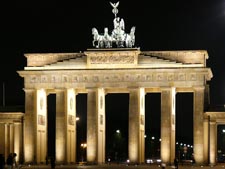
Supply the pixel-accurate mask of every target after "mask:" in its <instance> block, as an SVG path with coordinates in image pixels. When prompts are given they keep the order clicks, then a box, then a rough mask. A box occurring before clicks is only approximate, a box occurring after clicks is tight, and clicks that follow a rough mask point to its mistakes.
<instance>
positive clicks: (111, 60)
mask: <svg viewBox="0 0 225 169" xmlns="http://www.w3.org/2000/svg"><path fill="white" fill-rule="evenodd" d="M134 62H135V58H134V56H123V57H121V56H120V55H112V56H99V55H96V56H90V63H89V64H134Z"/></svg>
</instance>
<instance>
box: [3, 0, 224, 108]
mask: <svg viewBox="0 0 225 169" xmlns="http://www.w3.org/2000/svg"><path fill="white" fill-rule="evenodd" d="M109 2H110V1H105V0H98V1H91V0H90V1H69V2H68V1H60V2H56V1H54V2H51V1H48V3H46V2H42V1H18V2H13V3H10V2H8V3H2V4H1V10H0V20H1V26H0V30H1V31H0V35H1V36H0V37H1V38H0V39H1V45H0V51H1V62H0V67H1V68H0V69H1V70H0V77H1V78H0V84H1V85H0V86H2V84H3V83H5V92H6V104H8V105H19V104H24V93H23V91H22V88H23V79H22V78H20V77H19V75H18V74H17V73H16V71H17V70H22V69H23V68H24V66H25V65H26V60H25V57H24V53H45V52H79V51H85V50H86V49H87V48H91V47H92V46H91V41H92V34H91V29H92V28H93V27H96V28H97V29H98V30H99V31H100V32H101V30H102V32H103V29H104V27H108V28H109V29H110V28H111V29H112V27H113V23H112V20H113V18H114V15H113V13H112V7H111V5H110V4H109ZM111 2H117V1H114V0H112V1H111ZM118 9H119V13H118V16H120V17H122V18H124V20H125V29H126V31H127V32H128V31H129V30H130V28H131V26H136V33H135V35H136V46H137V47H140V49H141V50H142V51H143V50H207V51H208V53H209V59H208V60H207V65H208V67H211V69H212V72H213V75H214V76H213V78H212V80H211V82H210V83H209V84H210V89H211V103H212V104H214V105H215V104H216V105H217V104H224V103H225V87H224V86H225V76H224V72H225V48H224V45H225V1H223V0H213V1H212V0H208V1H207V0H198V1H194V0H183V1H180V0H172V1H165V0H164V1H163V0H157V1H148V0H142V1H120V5H119V7H118ZM0 94H1V96H2V90H0ZM0 100H2V97H0ZM1 103H2V102H1Z"/></svg>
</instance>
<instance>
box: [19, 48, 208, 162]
mask: <svg viewBox="0 0 225 169" xmlns="http://www.w3.org/2000/svg"><path fill="white" fill-rule="evenodd" d="M25 57H26V59H27V66H26V67H25V68H24V70H21V71H18V73H19V75H20V76H21V77H23V78H24V91H25V115H24V160H25V162H32V161H36V162H37V163H42V162H45V158H46V155H47V151H48V150H47V149H48V147H47V138H48V137H47V135H48V133H47V118H48V115H47V114H48V113H47V96H48V95H49V94H51V93H55V94H56V130H55V131H56V140H55V142H56V147H55V149H56V162H57V163H73V162H76V155H75V154H76V146H75V145H76V120H75V119H76V97H75V96H76V95H77V94H79V93H87V161H88V162H90V163H104V162H105V141H106V139H105V133H106V120H105V95H106V94H107V93H129V119H128V120H129V123H128V124H129V127H128V129H129V138H128V156H129V157H128V158H129V160H130V162H131V163H144V161H145V152H144V150H145V141H144V135H145V94H146V93H154V92H160V93H161V151H160V152H161V159H162V161H163V162H165V163H172V162H173V160H174V158H175V133H176V131H175V126H176V124H175V113H176V110H175V102H176V101H175V98H176V97H175V95H176V93H180V92H192V93H193V141H194V145H193V146H194V156H195V160H196V163H199V164H204V163H207V162H208V154H209V149H208V144H209V142H208V139H207V138H208V128H207V127H208V126H207V125H206V124H208V123H207V122H206V121H204V118H203V117H204V105H205V103H206V101H207V97H208V96H207V93H208V90H207V89H208V86H207V81H209V80H210V79H211V78H212V73H211V69H210V68H207V66H206V60H207V59H208V53H207V51H203V50H201V51H141V50H140V49H139V48H110V49H87V51H85V52H81V53H36V54H25Z"/></svg>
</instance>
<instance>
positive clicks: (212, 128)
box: [209, 121, 217, 165]
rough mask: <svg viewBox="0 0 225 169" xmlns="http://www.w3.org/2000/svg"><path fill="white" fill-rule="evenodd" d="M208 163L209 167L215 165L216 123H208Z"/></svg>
mask: <svg viewBox="0 0 225 169" xmlns="http://www.w3.org/2000/svg"><path fill="white" fill-rule="evenodd" d="M209 150H210V151H209V152H210V154H209V163H210V164H211V165H215V164H216V154H217V126H216V122H215V121H214V122H210V143H209Z"/></svg>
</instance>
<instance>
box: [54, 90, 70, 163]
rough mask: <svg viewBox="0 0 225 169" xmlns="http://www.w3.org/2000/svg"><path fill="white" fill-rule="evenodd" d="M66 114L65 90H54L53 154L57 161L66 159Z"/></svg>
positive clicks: (62, 161) (61, 161)
mask: <svg viewBox="0 0 225 169" xmlns="http://www.w3.org/2000/svg"><path fill="white" fill-rule="evenodd" d="M66 118H67V117H66V114H65V92H64V90H56V130H55V131H56V135H55V137H56V144H55V155H56V162H57V163H64V162H65V161H66V124H65V122H66Z"/></svg>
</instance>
